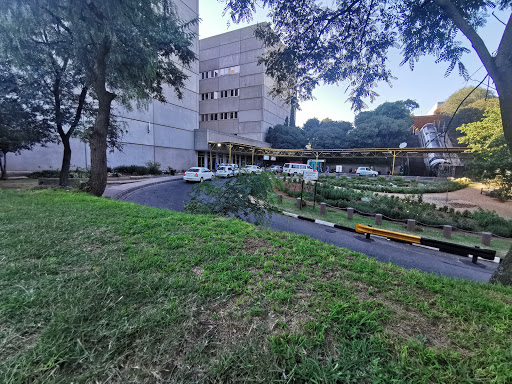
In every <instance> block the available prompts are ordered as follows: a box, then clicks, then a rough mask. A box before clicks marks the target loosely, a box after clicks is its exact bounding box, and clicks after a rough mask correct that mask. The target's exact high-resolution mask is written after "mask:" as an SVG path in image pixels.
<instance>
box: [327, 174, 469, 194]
mask: <svg viewBox="0 0 512 384" xmlns="http://www.w3.org/2000/svg"><path fill="white" fill-rule="evenodd" d="M319 181H321V182H322V183H324V184H327V185H329V186H336V187H344V188H353V189H358V190H360V191H372V192H386V193H403V194H421V193H437V192H447V191H448V192H451V191H456V190H458V189H463V188H466V187H467V185H468V184H467V183H461V182H457V181H451V180H444V181H416V180H405V179H403V178H401V177H393V178H391V179H386V178H385V177H383V176H379V177H377V178H375V179H369V178H366V177H364V178H359V177H345V176H343V177H336V178H333V177H329V176H320V178H319Z"/></svg>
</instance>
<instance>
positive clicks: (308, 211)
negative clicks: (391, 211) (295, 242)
mask: <svg viewBox="0 0 512 384" xmlns="http://www.w3.org/2000/svg"><path fill="white" fill-rule="evenodd" d="M295 202H296V200H295V199H286V198H283V202H282V203H280V204H279V203H278V204H277V208H279V209H281V210H283V211H286V212H291V213H296V214H301V215H303V216H307V217H311V218H313V219H319V220H324V221H328V222H331V223H336V224H340V225H344V226H346V227H350V228H355V227H356V224H357V223H359V224H364V225H372V226H374V227H376V228H381V229H386V230H389V231H395V232H401V233H407V234H410V235H415V236H422V237H427V238H429V239H436V240H443V241H449V242H452V243H456V244H461V245H468V246H470V247H473V246H475V245H476V246H479V247H482V248H488V249H494V250H496V256H499V257H504V256H505V254H506V253H507V252H508V250H509V248H510V246H511V245H512V241H511V240H504V239H496V238H493V239H492V241H491V246H483V245H482V243H481V236H478V235H472V234H468V233H465V232H461V231H455V232H452V237H451V239H447V238H445V237H443V231H442V230H441V229H436V228H429V227H423V226H417V227H416V230H414V231H408V230H407V225H406V224H403V223H393V222H391V221H386V220H383V221H382V225H379V226H377V225H375V219H374V218H370V217H365V216H359V215H356V214H355V215H354V219H353V220H349V219H347V213H346V211H340V210H338V209H333V208H327V209H326V214H325V215H321V214H320V205H319V203H317V204H316V207H315V208H313V202H312V201H308V202H307V206H306V207H303V208H302V209H299V208H297V207H296V205H295Z"/></svg>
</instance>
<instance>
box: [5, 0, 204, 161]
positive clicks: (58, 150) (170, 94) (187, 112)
mask: <svg viewBox="0 0 512 384" xmlns="http://www.w3.org/2000/svg"><path fill="white" fill-rule="evenodd" d="M174 4H175V5H176V8H177V11H178V14H179V15H180V16H181V18H182V19H183V20H192V19H194V18H196V17H197V16H198V12H199V0H175V1H174ZM193 28H194V32H195V33H196V36H198V32H199V31H198V26H197V25H196V26H194V27H193ZM193 49H194V51H195V52H196V54H197V55H198V54H199V38H198V37H196V41H195V42H194V48H193ZM184 71H185V73H186V74H187V75H188V76H189V78H188V80H187V82H186V85H185V88H184V89H183V90H182V91H183V99H181V100H179V99H178V98H177V97H176V95H175V93H174V91H173V90H172V89H171V88H169V87H166V88H165V89H164V93H165V96H166V99H167V102H165V103H161V102H159V101H156V100H152V101H151V102H150V103H149V105H148V107H147V108H143V109H137V108H133V109H132V110H131V111H127V110H125V109H124V108H122V107H120V106H119V105H114V108H113V110H112V112H113V113H114V114H116V115H117V116H119V120H120V121H122V122H125V123H126V125H125V129H126V131H127V133H126V134H125V135H124V136H123V137H122V139H121V142H122V146H123V148H122V151H118V150H115V151H114V152H111V153H108V166H110V167H116V166H119V165H134V164H135V165H144V164H145V163H147V162H148V161H153V162H158V163H160V164H162V167H161V168H162V169H166V168H167V167H168V166H171V167H173V168H175V169H185V168H188V167H190V166H191V165H195V164H196V161H197V153H196V151H195V150H194V132H195V131H196V130H197V128H198V126H199V114H198V112H199V96H198V92H199V75H198V73H199V62H198V61H196V62H195V63H193V64H192V66H191V68H190V69H184ZM71 147H72V156H71V168H72V169H74V168H77V167H78V168H88V167H89V165H90V151H89V147H88V145H87V144H86V143H85V142H83V141H80V140H79V139H73V140H72V143H71ZM62 152H63V148H62V146H61V145H58V144H51V145H48V146H46V147H41V146H38V147H35V148H34V150H32V151H23V152H22V153H21V154H20V155H18V156H12V155H11V156H9V159H8V170H9V171H35V170H43V169H59V168H60V167H61V163H62Z"/></svg>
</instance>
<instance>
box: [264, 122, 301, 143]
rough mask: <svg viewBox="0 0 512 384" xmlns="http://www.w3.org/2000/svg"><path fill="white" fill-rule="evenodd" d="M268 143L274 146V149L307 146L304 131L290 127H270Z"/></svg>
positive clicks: (267, 137)
mask: <svg viewBox="0 0 512 384" xmlns="http://www.w3.org/2000/svg"><path fill="white" fill-rule="evenodd" d="M266 141H267V142H268V143H270V144H271V145H272V148H304V147H305V146H306V144H307V139H306V135H305V134H304V131H303V130H302V129H300V128H298V127H292V126H288V125H276V126H274V127H270V128H269V129H268V132H267V136H266Z"/></svg>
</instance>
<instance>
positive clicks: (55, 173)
mask: <svg viewBox="0 0 512 384" xmlns="http://www.w3.org/2000/svg"><path fill="white" fill-rule="evenodd" d="M90 175H91V173H90V172H89V171H88V170H84V169H80V168H76V169H75V170H70V171H69V178H70V179H87V178H89V177H90ZM28 177H29V178H31V179H43V178H48V179H54V178H59V177H60V169H44V170H42V171H36V172H32V173H31V174H29V175H28Z"/></svg>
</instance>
